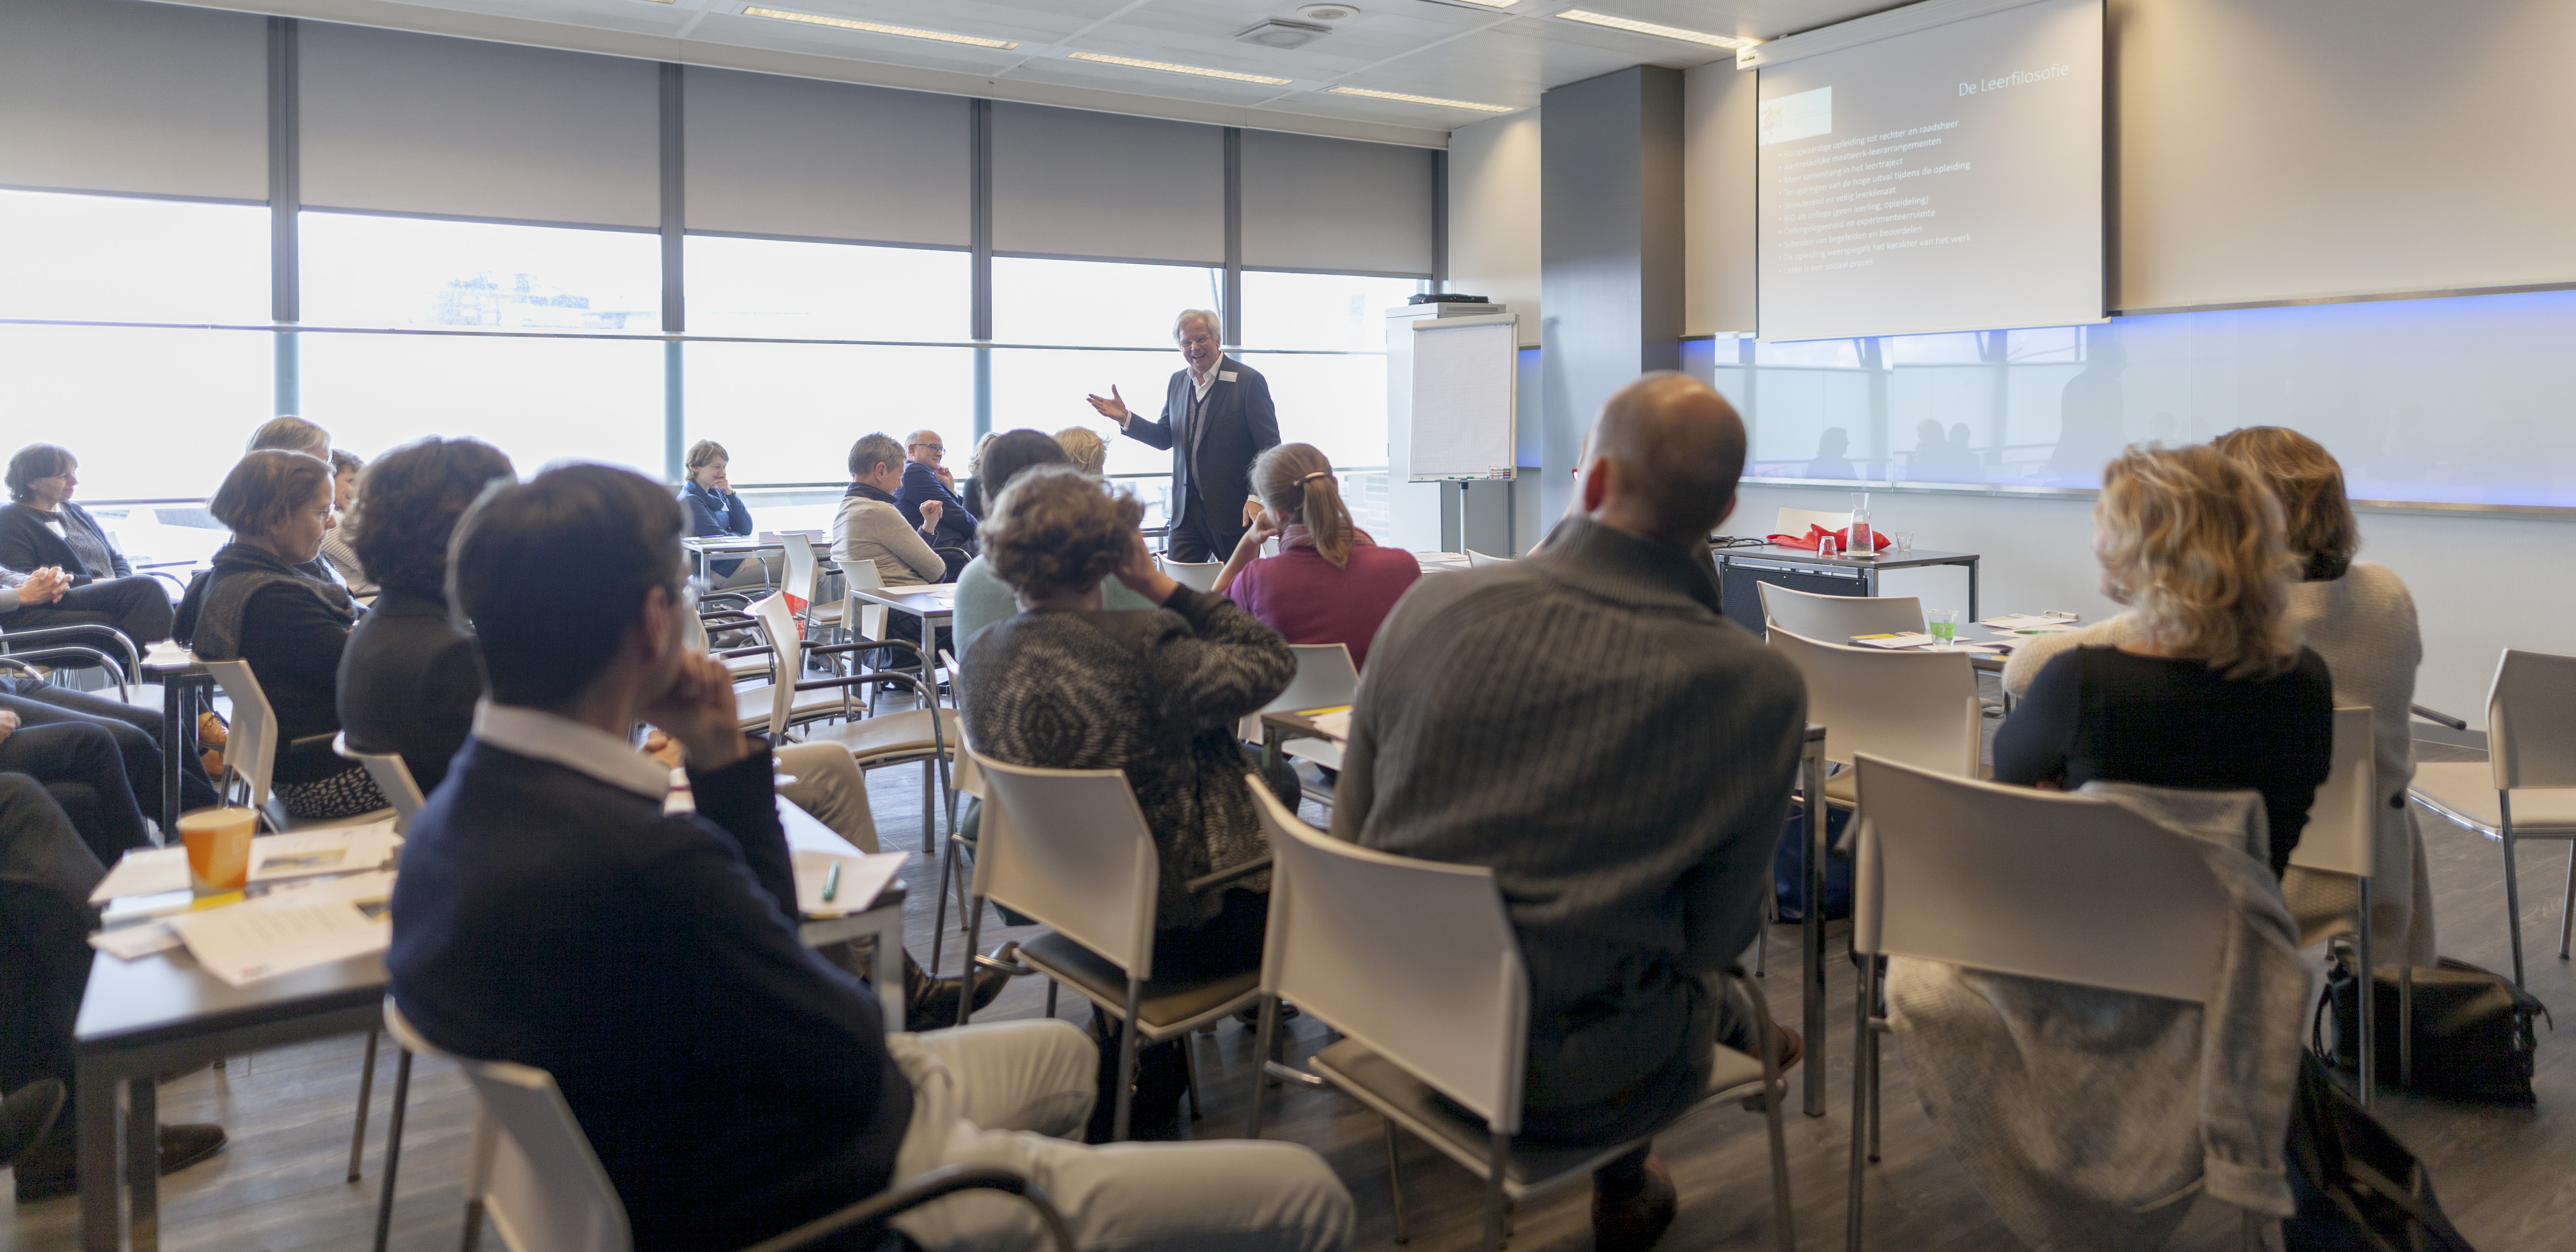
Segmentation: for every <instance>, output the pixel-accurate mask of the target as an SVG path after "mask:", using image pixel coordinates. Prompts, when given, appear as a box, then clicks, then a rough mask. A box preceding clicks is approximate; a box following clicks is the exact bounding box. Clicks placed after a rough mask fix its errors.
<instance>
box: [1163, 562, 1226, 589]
mask: <svg viewBox="0 0 2576 1252" xmlns="http://www.w3.org/2000/svg"><path fill="white" fill-rule="evenodd" d="M1224 568H1225V562H1223V561H1165V562H1163V572H1164V573H1166V574H1169V575H1171V577H1172V581H1173V582H1176V583H1179V584H1180V585H1182V586H1184V587H1187V588H1189V589H1190V590H1192V591H1214V590H1216V576H1217V573H1218V571H1220V570H1223V569H1224Z"/></svg>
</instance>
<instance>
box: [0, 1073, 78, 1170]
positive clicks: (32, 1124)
mask: <svg viewBox="0 0 2576 1252" xmlns="http://www.w3.org/2000/svg"><path fill="white" fill-rule="evenodd" d="M62 1109H63V1083H62V1080H61V1079H59V1078H39V1079H37V1080H36V1081H34V1082H31V1083H28V1084H27V1085H26V1086H23V1087H20V1088H18V1089H17V1090H16V1091H12V1092H10V1093H9V1098H8V1099H6V1100H0V1165H6V1164H8V1163H9V1162H11V1161H14V1160H17V1159H18V1157H19V1156H20V1155H21V1154H23V1153H25V1152H26V1151H27V1150H28V1149H30V1148H33V1147H35V1146H36V1144H37V1143H38V1142H39V1141H41V1140H43V1139H44V1137H45V1132H46V1131H48V1130H51V1129H53V1125H54V1114H56V1113H59V1112H61V1111H62Z"/></svg>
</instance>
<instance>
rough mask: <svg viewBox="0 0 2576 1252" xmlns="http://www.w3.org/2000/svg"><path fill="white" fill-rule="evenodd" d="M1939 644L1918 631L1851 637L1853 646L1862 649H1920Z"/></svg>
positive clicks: (1936, 640)
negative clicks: (1929, 644)
mask: <svg viewBox="0 0 2576 1252" xmlns="http://www.w3.org/2000/svg"><path fill="white" fill-rule="evenodd" d="M1939 642H1940V640H1938V639H1935V638H1933V637H1932V636H1930V635H1927V634H1924V633H1923V632H1921V631H1919V630H1917V631H1907V632H1905V633H1903V634H1894V635H1854V636H1852V643H1853V645H1854V646H1856V647H1862V648H1920V647H1922V646H1923V645H1925V644H1928V643H1939Z"/></svg>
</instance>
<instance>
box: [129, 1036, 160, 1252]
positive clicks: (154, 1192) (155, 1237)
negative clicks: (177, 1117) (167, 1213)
mask: <svg viewBox="0 0 2576 1252" xmlns="http://www.w3.org/2000/svg"><path fill="white" fill-rule="evenodd" d="M159 1106H160V1085H159V1080H158V1079H156V1078H154V1077H153V1076H152V1075H150V1074H136V1075H135V1076H134V1077H132V1078H130V1079H128V1080H126V1084H125V1190H126V1197H127V1205H128V1208H129V1210H130V1214H129V1216H128V1218H127V1221H126V1226H127V1228H128V1229H130V1230H131V1231H132V1232H133V1238H134V1252H159V1249H160V1247H161V1110H160V1107H159Z"/></svg>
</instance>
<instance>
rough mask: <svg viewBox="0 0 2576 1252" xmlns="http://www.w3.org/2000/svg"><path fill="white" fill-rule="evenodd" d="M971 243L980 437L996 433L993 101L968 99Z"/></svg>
mask: <svg viewBox="0 0 2576 1252" xmlns="http://www.w3.org/2000/svg"><path fill="white" fill-rule="evenodd" d="M966 119H967V123H966V124H967V152H968V161H969V165H968V169H969V174H968V183H967V193H966V196H967V210H966V216H967V244H968V246H969V247H970V248H972V249H973V254H972V255H973V259H972V260H971V261H970V262H969V269H968V282H969V283H970V284H972V286H973V292H972V294H971V295H970V296H969V298H968V300H967V310H968V311H967V315H966V317H967V329H966V336H967V338H969V339H973V340H974V341H975V441H976V442H978V443H981V442H983V440H984V436H986V435H989V434H992V433H993V348H992V345H991V342H990V341H991V340H992V338H993V102H992V101H990V100H973V101H969V102H968V105H967V113H966Z"/></svg>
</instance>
